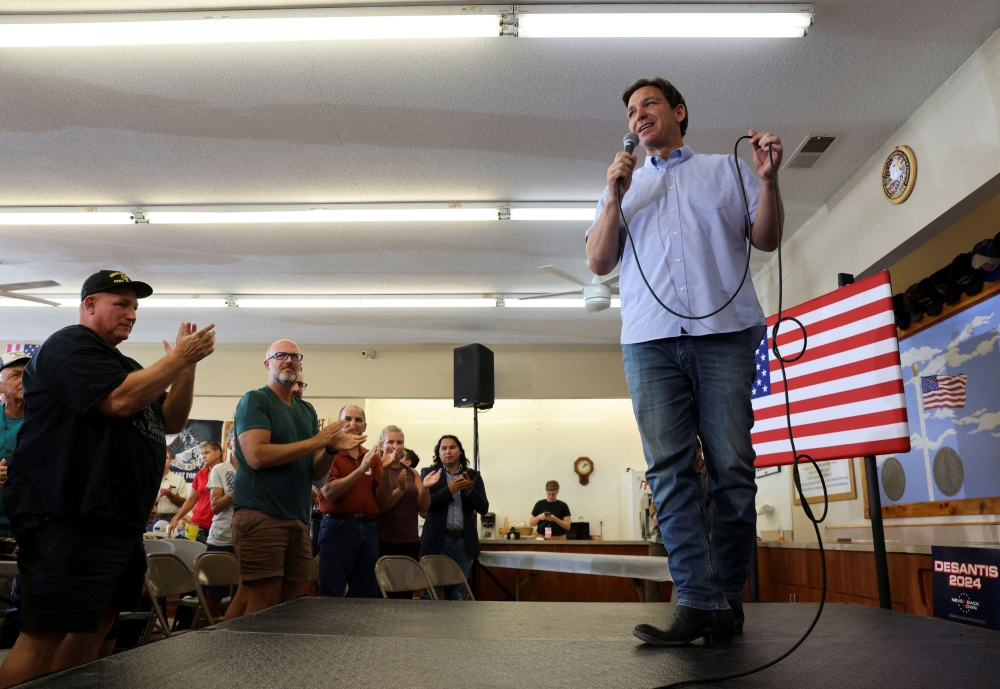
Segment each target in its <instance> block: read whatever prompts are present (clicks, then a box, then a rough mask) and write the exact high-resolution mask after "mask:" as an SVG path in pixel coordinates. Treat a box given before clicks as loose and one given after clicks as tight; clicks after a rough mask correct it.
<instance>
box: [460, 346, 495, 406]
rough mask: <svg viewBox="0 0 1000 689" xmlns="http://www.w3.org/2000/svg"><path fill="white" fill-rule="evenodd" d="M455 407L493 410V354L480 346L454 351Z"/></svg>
mask: <svg viewBox="0 0 1000 689" xmlns="http://www.w3.org/2000/svg"><path fill="white" fill-rule="evenodd" d="M455 406H456V407H478V408H479V409H492V408H493V352H492V351H490V350H489V349H487V348H486V347H484V346H482V345H481V344H470V345H466V346H465V347H458V348H456V349H455Z"/></svg>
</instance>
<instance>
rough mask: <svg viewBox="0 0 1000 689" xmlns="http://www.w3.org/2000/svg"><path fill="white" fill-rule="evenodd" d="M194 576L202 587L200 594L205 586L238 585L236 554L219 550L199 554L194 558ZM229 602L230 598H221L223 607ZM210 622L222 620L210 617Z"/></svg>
mask: <svg viewBox="0 0 1000 689" xmlns="http://www.w3.org/2000/svg"><path fill="white" fill-rule="evenodd" d="M194 578H195V581H197V582H198V586H199V587H201V589H202V590H201V594H202V596H204V595H205V588H204V587H206V586H239V584H240V568H239V565H238V564H237V562H236V556H235V555H233V554H232V553H226V552H221V551H212V552H206V553H202V554H200V555H199V556H198V557H196V558H195V559H194ZM230 602H231V599H230V598H228V597H227V598H223V599H222V605H223V607H225V606H226V604H228V603H230ZM210 622H211V623H212V624H215V623H217V622H222V618H221V617H212V618H211V619H210Z"/></svg>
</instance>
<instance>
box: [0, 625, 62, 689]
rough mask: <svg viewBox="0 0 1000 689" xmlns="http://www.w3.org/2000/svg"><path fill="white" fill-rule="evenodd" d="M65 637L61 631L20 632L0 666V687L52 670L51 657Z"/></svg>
mask: <svg viewBox="0 0 1000 689" xmlns="http://www.w3.org/2000/svg"><path fill="white" fill-rule="evenodd" d="M65 637H66V635H65V634H62V633H46V632H21V634H20V636H18V637H17V641H15V642H14V647H13V648H12V649H10V653H8V654H7V657H6V658H5V659H4V661H3V665H2V666H0V688H5V687H11V686H14V685H15V684H20V683H21V682H26V681H27V680H29V679H31V678H32V677H38V676H39V675H44V674H45V673H47V672H52V659H53V657H54V656H55V654H56V651H57V650H59V645H60V644H61V643H62V642H63V639H64V638H65Z"/></svg>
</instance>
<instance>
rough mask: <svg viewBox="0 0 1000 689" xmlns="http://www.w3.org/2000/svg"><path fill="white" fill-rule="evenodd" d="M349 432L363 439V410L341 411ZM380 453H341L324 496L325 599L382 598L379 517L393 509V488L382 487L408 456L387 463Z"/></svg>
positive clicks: (322, 576) (321, 505) (395, 455)
mask: <svg viewBox="0 0 1000 689" xmlns="http://www.w3.org/2000/svg"><path fill="white" fill-rule="evenodd" d="M340 419H341V420H342V421H344V422H345V424H346V425H345V426H344V432H346V433H354V434H358V435H363V434H364V431H365V428H366V427H367V423H366V421H365V412H364V410H363V409H361V407H358V406H355V405H353V404H352V405H348V406H346V407H344V408H343V409H341V410H340ZM379 449H380V448H379V447H374V448H372V449H371V450H365V448H363V447H361V446H358V447H356V448H354V449H353V450H344V451H341V452H338V453H337V455H336V457H335V458H334V460H333V466H332V467H330V477H329V479H327V483H326V485H325V486H323V488H322V489H321V490H320V496H319V509H320V512H322V513H323V522H322V524H321V525H320V529H319V595H321V596H343V595H344V587H345V586H346V587H347V595H348V596H351V597H354V598H377V597H378V596H379V589H378V583H377V582H376V581H375V562H376V561H378V557H379V554H378V531H377V529H376V526H375V517H376V516H377V515H378V513H379V512H380V511H381V510H382V508H383V506H385V505H387V504H388V503H389V501H390V499H391V495H392V492H393V491H392V485H391V484H390V483H389V482H388V481H386V482H383V481H382V472H383V470H384V469H391V468H394V467H395V466H396V465H397V464H398V463H399V458H400V457H401V456H402V452H398V451H396V450H393V451H392V453H391V454H386V455H385V456H384V457H383V456H382V455H381V453H380V452H379Z"/></svg>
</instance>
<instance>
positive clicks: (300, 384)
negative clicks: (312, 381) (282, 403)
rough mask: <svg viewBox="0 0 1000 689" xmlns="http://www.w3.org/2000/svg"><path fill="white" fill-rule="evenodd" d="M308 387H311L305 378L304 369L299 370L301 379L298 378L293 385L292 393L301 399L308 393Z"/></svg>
mask: <svg viewBox="0 0 1000 689" xmlns="http://www.w3.org/2000/svg"><path fill="white" fill-rule="evenodd" d="M307 387H309V385H308V384H307V383H306V381H305V379H304V378H303V375H302V371H299V379H298V380H296V381H295V383H294V384H293V385H292V394H293V395H295V396H296V397H298V398H299V399H302V396H303V395H304V394H306V388H307Z"/></svg>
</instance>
